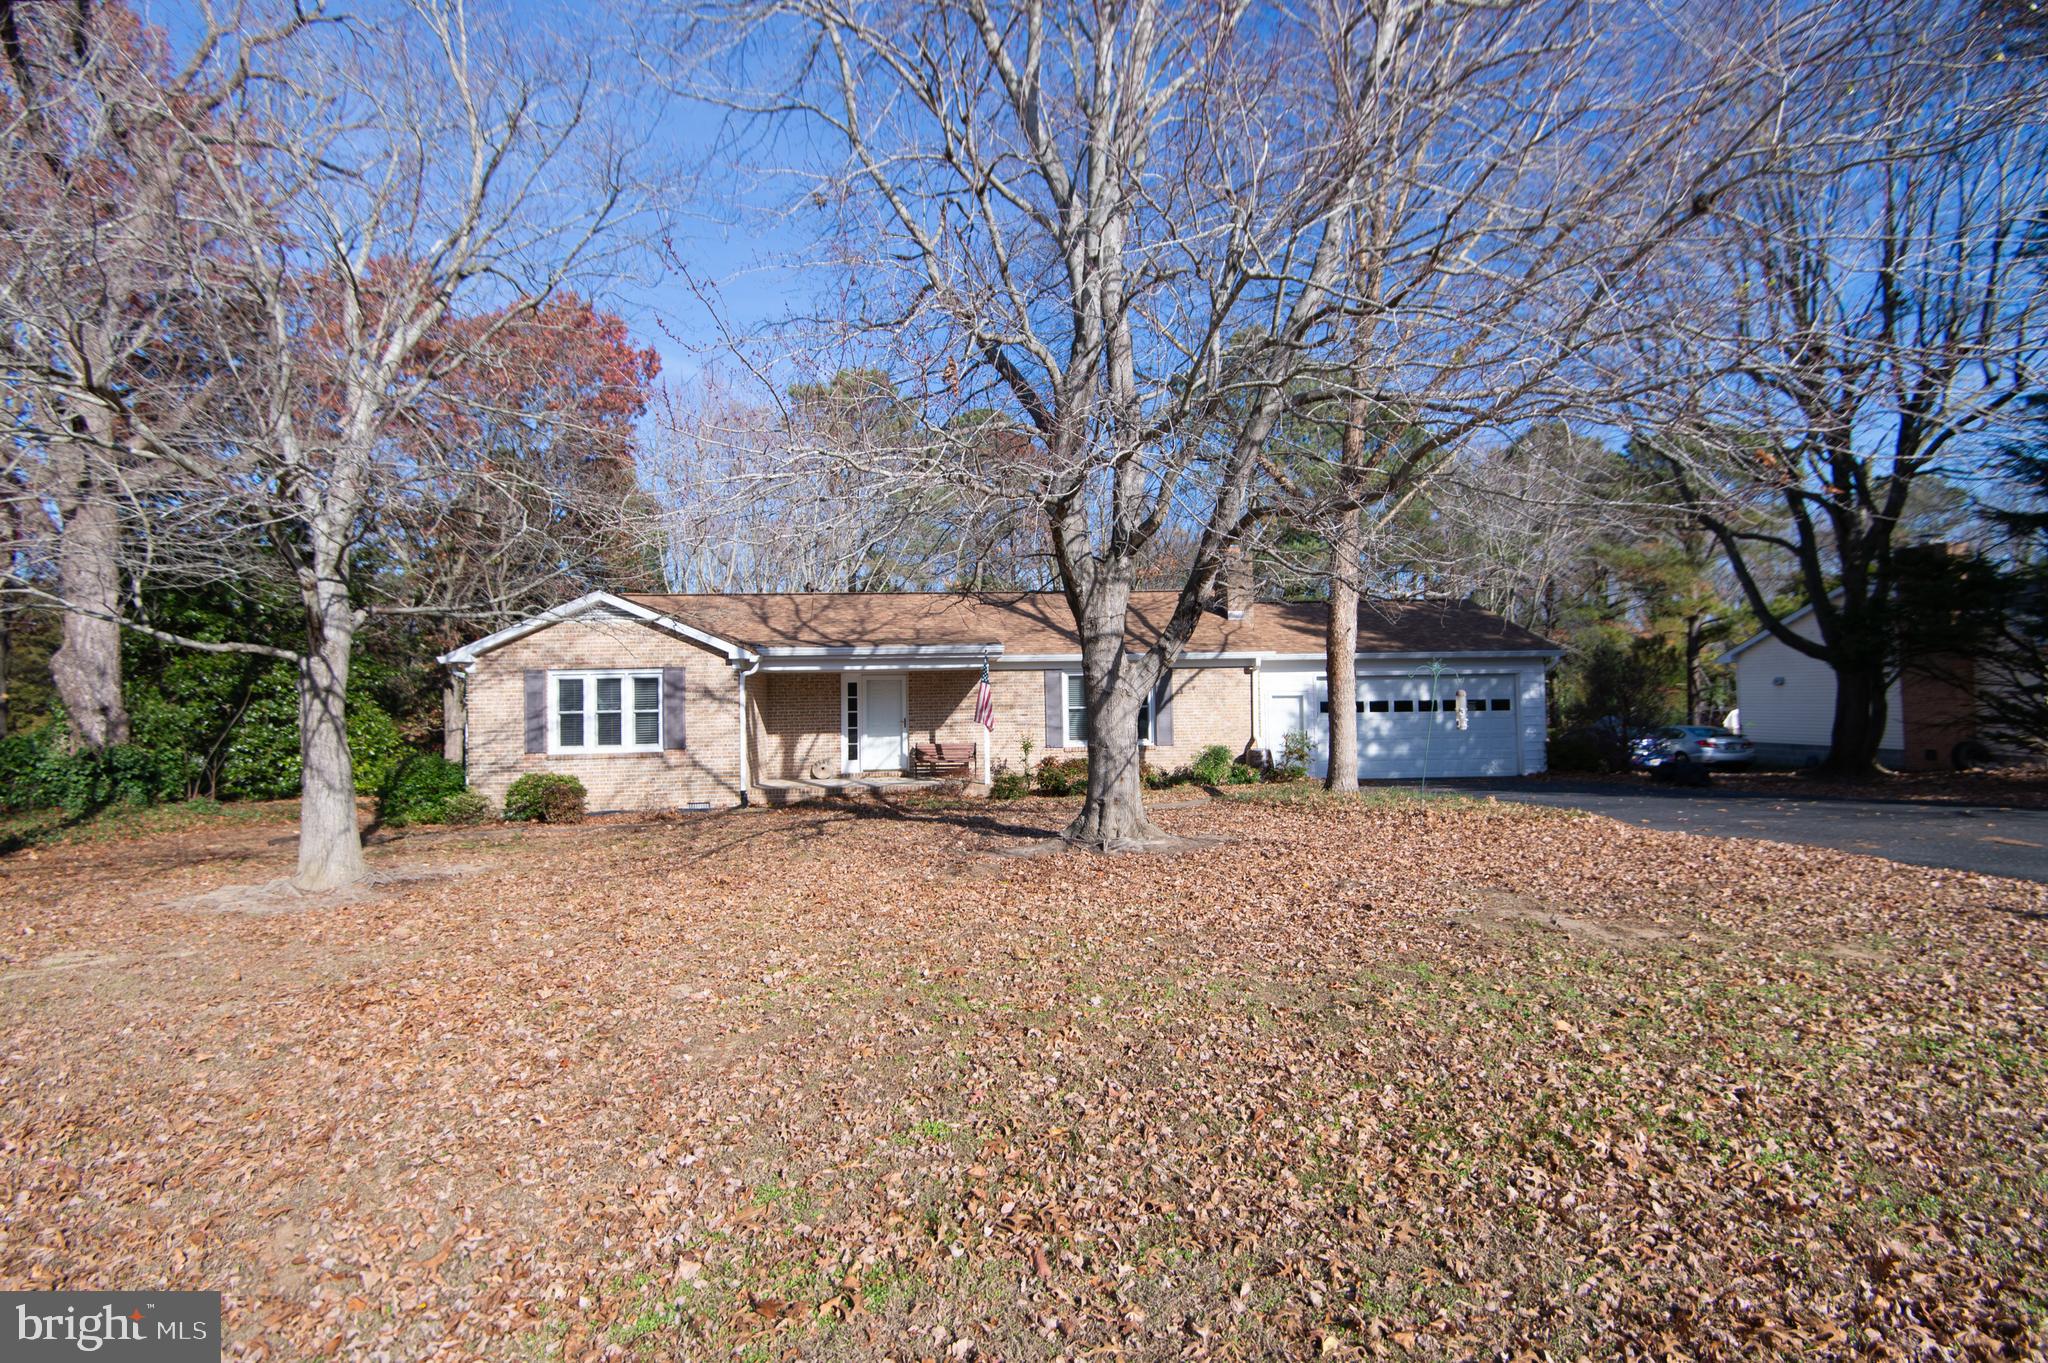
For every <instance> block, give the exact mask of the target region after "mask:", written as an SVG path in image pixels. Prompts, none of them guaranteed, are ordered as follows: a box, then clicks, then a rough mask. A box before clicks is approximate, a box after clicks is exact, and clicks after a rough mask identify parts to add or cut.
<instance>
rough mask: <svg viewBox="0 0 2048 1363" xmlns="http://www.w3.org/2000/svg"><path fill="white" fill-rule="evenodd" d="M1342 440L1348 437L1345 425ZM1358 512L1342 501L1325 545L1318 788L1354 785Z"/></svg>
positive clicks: (1345, 790) (1350, 788) (1338, 788)
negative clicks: (1323, 760)
mask: <svg viewBox="0 0 2048 1363" xmlns="http://www.w3.org/2000/svg"><path fill="white" fill-rule="evenodd" d="M1344 439H1345V443H1346V444H1349V443H1350V441H1351V432H1350V431H1346V432H1345V435H1344ZM1362 514H1363V513H1361V512H1360V510H1359V509H1358V508H1357V507H1355V506H1350V507H1346V508H1345V509H1344V510H1343V511H1342V512H1341V513H1340V514H1339V518H1338V522H1337V537H1336V540H1335V542H1334V543H1332V544H1331V546H1330V616H1329V620H1328V621H1327V623H1326V624H1325V625H1324V627H1323V652H1324V659H1323V661H1324V663H1325V665H1326V667H1327V669H1328V672H1329V678H1330V680H1329V686H1328V695H1329V701H1330V723H1329V740H1330V742H1329V750H1330V767H1329V773H1328V774H1327V775H1326V776H1324V777H1323V788H1324V789H1325V790H1333V791H1338V792H1341V793H1345V794H1349V793H1351V792H1353V791H1356V790H1357V789H1358V554H1359V550H1360V548H1361V546H1362V542H1363V540H1364V538H1365V532H1364V529H1363V526H1362V523H1361V519H1360V518H1361V516H1362Z"/></svg>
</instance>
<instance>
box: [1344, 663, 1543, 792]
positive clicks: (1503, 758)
mask: <svg viewBox="0 0 2048 1363" xmlns="http://www.w3.org/2000/svg"><path fill="white" fill-rule="evenodd" d="M1461 688H1462V689H1463V690H1464V692H1465V727H1464V728H1463V729H1460V728H1459V727H1458V713H1457V694H1458V691H1459V690H1460V689H1461ZM1358 702H1359V709H1360V711H1361V713H1360V714H1359V716H1358V774H1359V776H1361V777H1363V778H1365V779H1368V780H1372V779H1379V780H1394V779H1406V778H1410V777H1420V776H1423V775H1429V776H1514V775H1516V774H1518V773H1519V772H1520V771H1521V749H1520V743H1519V741H1518V739H1517V735H1516V717H1515V709H1516V700H1515V678H1514V676H1513V674H1502V675H1500V676H1481V677H1445V678H1443V679H1442V680H1440V681H1438V682H1437V683H1436V684H1435V686H1434V687H1433V688H1432V686H1431V683H1430V681H1429V679H1428V678H1427V677H1421V678H1413V679H1410V678H1401V679H1392V678H1387V677H1361V678H1359V680H1358Z"/></svg>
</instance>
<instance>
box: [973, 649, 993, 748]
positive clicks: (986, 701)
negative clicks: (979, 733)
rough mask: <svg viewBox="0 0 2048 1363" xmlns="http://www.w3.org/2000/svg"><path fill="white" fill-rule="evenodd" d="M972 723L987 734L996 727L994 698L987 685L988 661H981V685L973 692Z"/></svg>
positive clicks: (984, 659)
mask: <svg viewBox="0 0 2048 1363" xmlns="http://www.w3.org/2000/svg"><path fill="white" fill-rule="evenodd" d="M974 722H975V723H976V724H979V725H980V726H981V727H982V728H984V729H987V730H988V731H989V732H991V733H993V732H995V727H996V697H995V692H993V691H991V690H990V689H989V685H988V659H986V658H983V659H982V660H981V685H980V686H978V687H976V688H975V691H974Z"/></svg>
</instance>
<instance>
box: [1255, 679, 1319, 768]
mask: <svg viewBox="0 0 2048 1363" xmlns="http://www.w3.org/2000/svg"><path fill="white" fill-rule="evenodd" d="M1321 701H1322V691H1321V687H1320V684H1318V685H1317V689H1316V690H1313V691H1300V692H1291V693H1284V694H1281V695H1277V696H1268V697H1267V698H1266V713H1265V714H1263V715H1261V716H1260V718H1261V719H1262V720H1263V721H1264V722H1265V729H1266V732H1265V734H1264V735H1263V737H1264V738H1265V741H1266V750H1267V752H1268V753H1269V754H1270V755H1271V757H1272V758H1273V760H1274V761H1278V760H1279V759H1280V755H1281V753H1283V752H1284V751H1286V748H1287V735H1289V734H1291V733H1293V732H1295V731H1296V730H1297V729H1298V730H1300V731H1301V732H1303V733H1305V734H1307V735H1308V741H1309V774H1310V775H1311V776H1316V777H1320V776H1322V775H1323V773H1324V772H1326V771H1328V770H1329V766H1330V757H1329V752H1330V749H1329V742H1330V731H1329V727H1328V726H1327V725H1326V724H1324V723H1323V716H1322V706H1321Z"/></svg>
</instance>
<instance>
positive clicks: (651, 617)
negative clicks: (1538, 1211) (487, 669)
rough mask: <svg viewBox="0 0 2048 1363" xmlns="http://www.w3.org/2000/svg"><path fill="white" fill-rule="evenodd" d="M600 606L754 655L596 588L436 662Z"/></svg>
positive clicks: (461, 658) (476, 652)
mask: <svg viewBox="0 0 2048 1363" xmlns="http://www.w3.org/2000/svg"><path fill="white" fill-rule="evenodd" d="M600 606H602V607H604V608H606V609H609V610H615V611H618V612H620V613H621V614H624V615H629V616H631V617H633V618H634V619H635V620H638V621H640V622H641V623H642V624H646V625H652V626H654V627H655V628H656V629H665V630H667V631H669V632H670V633H672V634H680V635H682V636H683V637H684V638H685V639H692V640H695V641H696V642H697V643H700V644H703V645H704V646H705V647H706V648H711V649H716V650H717V651H718V652H720V653H723V654H724V655H725V656H726V658H727V660H729V661H730V660H735V659H739V658H746V657H751V656H752V654H750V653H749V652H748V650H747V649H745V648H743V647H741V646H740V645H738V644H735V643H733V642H731V641H730V640H727V639H721V638H719V637H718V636H717V635H715V634H707V633H705V632H704V631H703V630H701V629H698V628H697V627H696V626H694V625H686V624H684V623H683V622H682V621H680V620H677V619H675V618H674V617H673V616H667V615H663V614H662V613H661V612H659V611H655V610H649V609H648V608H647V607H645V606H642V605H640V604H638V603H637V602H633V601H628V600H627V599H626V598H625V597H623V596H614V595H613V594H612V593H610V592H604V591H597V592H589V593H586V594H585V595H583V596H579V597H577V598H576V599H575V600H574V601H565V602H563V603H562V604H561V605H559V606H554V607H551V608H549V609H547V610H544V611H542V612H541V613H540V614H539V615H536V616H533V617H531V618H529V619H526V620H521V621H520V622H519V623H518V624H516V625H507V626H506V627H505V628H503V629H501V630H499V631H498V632H497V633H495V634H487V635H485V636H484V637H483V638H481V639H478V640H476V641H475V642H474V643H468V644H464V645H463V646H462V647H461V648H457V649H452V650H450V651H449V652H447V653H443V654H442V655H441V656H440V657H439V658H438V659H436V661H437V662H440V663H441V664H443V665H444V666H454V665H457V664H462V663H473V662H475V661H476V660H477V659H478V658H480V657H482V656H483V655H484V654H486V653H489V652H491V651H492V650H494V649H499V648H503V647H504V646H505V645H506V644H509V643H513V642H515V641H517V640H520V639H524V638H525V637H526V636H527V635H529V634H532V633H534V632H535V631H537V630H543V629H546V628H547V627H548V626H549V625H558V624H560V623H561V622H562V621H564V620H574V619H575V618H576V617H577V616H579V615H582V614H584V613H585V612H587V611H591V610H595V609H597V608H598V607H600Z"/></svg>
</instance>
